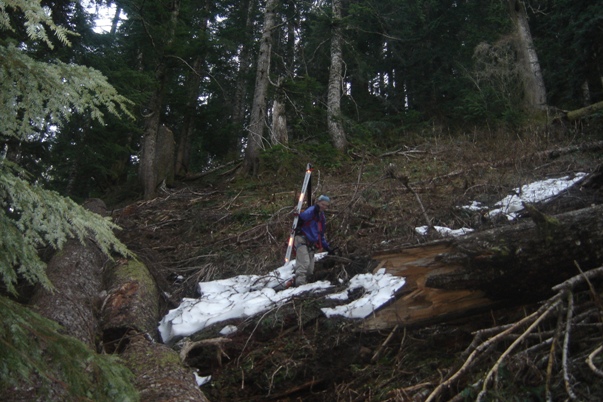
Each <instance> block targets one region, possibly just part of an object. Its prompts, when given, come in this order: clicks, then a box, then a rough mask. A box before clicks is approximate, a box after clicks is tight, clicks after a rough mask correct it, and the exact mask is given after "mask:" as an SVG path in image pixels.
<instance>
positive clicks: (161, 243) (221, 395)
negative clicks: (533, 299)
mask: <svg viewBox="0 0 603 402" xmlns="http://www.w3.org/2000/svg"><path fill="white" fill-rule="evenodd" d="M600 140H601V136H600V135H599V136H596V135H591V136H587V135H585V134H577V135H570V134H559V135H555V136H552V135H547V134H541V133H538V132H525V133H520V134H517V133H515V134H497V135H479V136H478V135H466V136H456V137H450V136H446V135H432V136H430V137H429V138H428V139H422V140H417V141H408V142H406V143H401V144H400V145H399V146H398V147H394V148H391V149H387V150H385V149H381V150H378V149H376V148H364V149H359V148H356V149H354V150H353V151H351V152H350V153H348V155H347V156H346V158H345V159H339V160H336V161H333V160H331V161H328V163H324V164H322V165H321V164H319V163H314V174H313V192H314V194H315V195H316V196H317V195H319V194H328V195H329V196H330V197H331V198H332V200H333V203H332V206H331V208H330V210H329V212H328V215H327V221H328V224H327V226H328V228H327V235H328V238H329V241H330V242H331V243H332V245H333V246H336V247H338V251H337V254H338V255H337V256H336V257H334V258H327V259H325V260H324V261H322V262H319V263H317V267H316V277H317V278H319V279H330V280H332V281H335V280H336V278H338V277H342V276H347V277H351V276H353V275H354V274H355V273H360V272H369V271H370V270H371V269H372V268H373V267H374V264H372V259H371V257H372V256H373V255H374V254H375V253H376V252H379V251H383V250H386V249H393V248H400V247H403V246H406V245H418V244H422V243H425V242H427V241H429V240H433V239H435V238H436V237H437V235H436V234H432V235H430V236H429V237H424V236H420V235H419V234H417V232H416V231H415V227H417V226H423V225H426V221H425V220H426V217H427V218H429V219H430V220H431V223H432V224H433V225H440V226H447V227H449V228H451V229H457V228H461V227H471V228H474V229H476V230H483V229H486V228H489V227H494V226H497V225H508V224H513V223H512V222H508V221H506V220H496V221H492V220H488V219H485V217H484V216H482V215H481V214H480V213H478V212H475V213H469V212H466V211H461V210H460V209H459V208H458V207H459V206H461V205H467V204H470V203H471V202H472V201H479V202H482V203H486V204H489V205H492V204H493V203H494V202H496V201H498V200H500V199H502V198H503V197H504V196H506V195H507V194H509V192H511V191H512V189H514V188H517V187H520V186H521V185H524V184H528V183H530V182H532V181H535V180H542V179H545V178H550V177H561V176H566V175H573V174H575V173H577V172H586V173H590V172H593V171H595V169H596V168H597V166H598V165H599V164H600V163H601V162H602V161H603V149H602V148H601V147H595V148H594V149H586V150H584V149H583V150H574V151H573V152H559V151H558V150H564V149H569V148H568V147H570V148H571V147H576V146H579V145H584V144H588V143H591V142H596V141H600ZM549 151H552V152H549ZM271 158H272V159H263V160H262V169H261V174H260V175H259V177H257V178H254V179H247V178H242V177H240V176H239V175H237V174H236V171H233V170H232V169H231V168H232V166H231V167H227V168H224V169H219V170H216V171H215V172H213V173H209V174H207V175H205V176H203V177H200V178H198V179H196V180H188V181H181V182H178V183H177V185H176V186H175V187H174V188H171V189H167V190H166V191H165V192H164V193H162V194H161V195H160V196H159V197H157V198H155V199H153V200H150V201H138V202H135V203H130V204H127V203H123V204H121V205H119V206H116V207H115V209H114V211H113V218H114V220H115V222H116V223H117V224H118V225H120V226H121V227H122V228H123V230H122V231H121V232H120V233H119V236H120V238H121V239H122V241H124V242H125V243H126V244H127V245H128V247H129V248H130V249H131V250H132V251H134V252H135V253H136V254H137V255H138V256H139V257H140V258H141V259H142V260H143V261H144V262H146V263H147V265H148V266H149V267H150V268H151V270H152V272H153V274H154V276H155V278H156V279H157V282H158V284H159V286H160V288H161V290H162V291H163V294H164V297H165V300H164V305H163V307H164V313H166V312H167V310H168V309H171V308H175V307H176V306H177V305H178V304H179V303H180V301H181V300H182V298H183V297H197V296H198V295H197V293H196V285H197V283H198V282H200V281H208V280H215V279H221V278H228V277H232V276H235V275H239V274H265V273H268V272H270V271H272V270H273V269H275V268H277V267H279V266H281V265H282V262H283V258H284V254H285V249H286V242H287V239H288V234H289V230H290V225H291V222H292V216H291V211H292V209H293V206H294V204H295V203H296V199H297V192H298V191H299V188H300V187H301V183H302V180H303V176H304V170H305V165H306V163H308V162H312V160H311V159H310V158H311V157H310V156H306V155H299V154H296V155H295V156H294V157H293V158H288V159H284V160H280V159H278V155H276V156H275V155H272V156H271ZM388 170H389V171H391V170H394V171H395V172H396V175H397V176H398V177H406V178H408V185H409V187H410V188H411V189H412V190H413V191H414V192H415V193H416V195H415V194H413V192H411V191H409V189H408V188H407V187H405V186H404V185H403V184H402V182H401V181H400V180H395V179H392V178H390V177H391V176H388V174H386V172H387V171H388ZM602 201H603V200H602V199H600V195H599V193H598V192H596V193H591V192H584V193H580V192H575V191H574V192H567V194H565V195H564V196H562V197H560V198H558V199H557V200H556V202H555V203H554V204H551V206H550V207H549V208H548V210H547V211H545V212H546V213H547V214H551V215H554V214H556V213H558V212H563V211H566V210H570V209H578V208H583V207H587V206H589V205H591V204H598V203H602ZM423 207H424V209H425V213H424V212H423ZM323 304H324V300H323V299H322V298H320V297H312V296H309V297H307V298H300V299H294V300H291V301H290V302H288V303H287V304H285V305H284V306H282V307H280V308H278V309H276V310H274V311H270V312H268V313H266V314H264V315H263V316H261V317H255V318H252V319H247V320H239V321H238V322H235V323H234V324H235V325H237V326H238V328H239V330H238V332H237V333H235V334H234V335H231V336H229V340H228V341H225V342H224V343H221V344H219V346H216V347H214V348H204V349H196V350H195V352H194V353H190V354H189V355H188V357H187V360H186V363H187V364H188V365H190V366H191V367H194V368H197V369H199V374H200V375H203V376H205V375H211V376H212V380H211V382H210V383H209V384H207V385H205V386H203V387H202V390H203V391H204V392H205V394H206V395H207V396H208V398H209V399H210V400H213V401H227V400H228V401H253V400H281V401H295V400H303V401H344V400H345V401H385V400H400V401H401V400H417V401H420V400H425V399H426V398H427V395H429V393H430V392H432V391H433V389H434V388H435V387H436V386H437V384H439V383H440V382H441V380H442V378H444V377H445V376H446V374H447V373H449V372H450V370H452V369H453V368H455V367H456V368H457V369H458V367H459V365H460V364H462V362H463V359H465V358H466V356H465V355H464V354H463V352H464V351H466V349H467V348H468V346H469V345H470V344H471V342H472V339H473V338H474V333H475V331H478V330H482V329H487V328H490V327H494V326H501V325H504V324H507V323H513V322H516V321H517V320H520V319H521V318H523V317H525V315H526V314H528V312H531V311H533V310H534V308H536V307H538V306H515V307H513V308H507V309H503V310H495V311H489V312H487V313H484V314H481V315H474V316H470V317H463V318H462V319H457V320H455V321H450V322H443V323H439V324H437V325H431V326H428V327H419V328H403V327H402V326H400V327H397V328H395V329H392V330H388V331H381V332H380V331H375V332H366V331H360V330H359V329H358V326H357V322H355V321H350V320H345V319H333V318H330V319H327V318H325V317H324V315H323V314H322V313H321V311H320V308H321V307H323ZM222 327H223V325H222V326H220V327H219V328H213V329H210V330H206V331H204V333H203V334H201V335H198V336H197V337H196V338H195V337H193V339H194V340H198V339H200V338H215V337H217V336H219V335H217V331H219V330H220V329H221V328H222ZM212 331H213V332H212ZM502 350H504V348H503V349H502ZM547 353H548V351H547ZM498 355H500V351H499V353H498ZM492 359H494V361H495V360H496V353H495V352H494V351H492V358H490V359H488V358H486V359H482V360H483V361H482V363H481V364H482V365H477V366H476V367H475V368H474V369H473V374H472V373H468V374H467V375H466V376H465V378H464V380H463V381H459V382H458V383H455V385H454V387H452V389H450V390H446V391H445V392H443V393H442V394H441V395H443V396H441V397H442V398H444V399H445V400H448V399H450V398H451V397H453V396H454V395H457V397H456V398H457V399H456V400H463V398H467V399H468V400H475V398H476V392H475V389H474V387H472V386H471V384H472V381H478V380H477V379H478V378H479V375H482V376H483V374H484V370H486V371H487V369H488V367H489V366H491V365H492V363H493V360H492ZM513 364H514V366H513V365H511V364H509V365H508V366H505V368H504V370H501V372H500V373H499V379H498V381H499V384H498V388H497V391H496V392H495V393H493V394H491V395H490V396H489V399H485V400H526V401H528V400H529V401H531V400H544V398H545V393H546V392H547V390H552V391H551V392H553V393H554V394H555V393H556V394H559V395H564V392H566V391H565V390H564V386H563V384H558V383H556V384H545V383H546V382H547V378H548V377H547V374H546V370H544V371H543V370H542V369H540V368H538V367H537V365H536V363H535V362H527V361H526V362H519V361H515V362H514V363H513ZM577 370H578V369H577ZM580 370H582V369H580ZM578 371H579V370H578ZM574 375H575V378H574V381H576V382H588V381H589V378H590V377H589V376H588V375H586V374H584V375H582V374H580V372H579V373H577V374H576V373H575V374H574ZM587 388H588V391H583V390H581V392H582V393H581V394H580V395H579V398H578V399H579V400H601V399H603V390H602V389H601V386H600V385H599V386H595V385H589V386H588V387H587ZM446 395H448V396H446ZM564 398H565V396H564ZM444 399H442V400H444ZM553 399H554V400H557V399H558V398H553Z"/></svg>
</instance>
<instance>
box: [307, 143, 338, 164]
mask: <svg viewBox="0 0 603 402" xmlns="http://www.w3.org/2000/svg"><path fill="white" fill-rule="evenodd" d="M300 150H301V151H302V152H303V153H305V154H308V155H309V157H310V160H312V161H313V165H315V166H320V167H323V168H336V167H339V166H341V158H342V157H343V156H342V155H341V154H340V153H339V152H338V151H337V149H336V148H335V147H333V145H331V143H330V142H321V143H317V144H315V143H306V144H303V145H302V146H300Z"/></svg>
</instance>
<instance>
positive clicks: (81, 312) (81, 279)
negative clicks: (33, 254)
mask: <svg viewBox="0 0 603 402" xmlns="http://www.w3.org/2000/svg"><path fill="white" fill-rule="evenodd" d="M84 206H85V207H86V208H87V209H89V210H91V211H93V212H96V213H98V214H100V215H103V216H106V214H107V210H106V206H105V204H104V203H103V202H102V201H101V200H98V199H93V200H89V201H87V202H86V203H84ZM106 261H107V256H106V255H105V254H103V252H102V251H101V250H100V248H99V247H98V246H96V245H95V244H94V242H92V241H91V240H86V241H85V242H84V243H81V242H80V241H79V240H76V239H71V240H68V241H67V243H66V244H65V246H64V247H63V249H62V250H60V251H58V252H57V253H56V254H55V255H54V256H53V257H52V259H51V260H50V262H49V263H48V266H47V269H46V272H47V275H48V279H50V282H52V284H53V285H54V287H55V290H54V291H49V290H46V289H39V290H38V291H37V292H36V293H35V294H34V296H33V298H32V299H31V301H30V305H31V306H32V307H33V309H34V310H36V311H37V312H38V313H40V314H41V315H42V316H44V317H46V318H49V319H51V320H53V321H56V322H58V323H59V324H61V325H62V326H63V328H64V330H65V333H66V334H67V335H70V336H73V337H74V338H77V339H79V340H80V341H82V342H84V343H85V344H87V345H88V346H90V348H92V349H93V350H94V349H95V348H96V346H95V342H96V335H97V329H98V320H97V313H98V307H99V306H100V303H99V297H100V293H101V291H102V289H103V287H102V285H103V281H102V272H103V266H104V264H105V262H106Z"/></svg>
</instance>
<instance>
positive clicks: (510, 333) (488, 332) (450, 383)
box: [426, 267, 603, 402]
mask: <svg viewBox="0 0 603 402" xmlns="http://www.w3.org/2000/svg"><path fill="white" fill-rule="evenodd" d="M602 276H603V267H599V268H596V269H593V270H590V271H587V272H581V273H580V274H579V275H576V276H574V277H572V278H570V279H568V280H566V281H564V282H563V283H561V284H559V285H556V286H554V288H553V289H555V290H556V291H557V293H556V294H555V295H553V296H552V297H551V298H549V299H548V300H547V301H546V302H545V303H544V304H543V305H542V306H541V307H540V308H539V309H538V310H537V311H535V312H533V313H532V314H530V315H528V316H526V317H524V318H523V319H521V320H519V321H518V322H516V323H513V324H508V325H504V326H500V327H496V328H489V329H485V330H482V331H478V332H476V333H475V334H474V340H473V342H472V343H471V345H470V347H469V348H468V350H472V352H471V353H470V354H469V355H468V356H467V357H466V358H465V361H464V363H463V364H462V365H461V367H460V368H459V369H457V370H456V371H454V372H451V373H450V374H449V375H448V376H447V377H446V379H445V380H444V381H441V382H440V383H439V384H438V385H437V386H436V388H435V389H434V390H433V391H432V392H431V394H430V395H429V396H428V398H427V399H426V402H429V401H435V400H436V399H439V398H440V397H441V395H442V394H443V393H444V392H445V391H447V390H450V389H452V388H453V387H455V388H459V389H462V388H463V387H462V386H459V385H458V383H459V382H460V380H461V378H462V377H463V376H464V375H466V374H467V373H468V372H469V371H470V370H472V369H473V368H475V367H476V363H477V362H478V361H479V360H480V359H481V358H482V357H486V356H488V355H490V354H491V351H493V350H495V347H496V346H497V345H500V344H501V343H502V342H503V341H509V340H510V339H514V340H513V342H512V343H511V344H510V346H508V347H506V348H505V350H504V351H503V352H502V353H501V355H500V356H499V357H498V358H497V359H496V361H495V363H494V364H493V365H492V366H491V368H490V369H489V370H488V372H487V374H486V376H485V377H484V378H483V379H482V380H480V381H478V382H479V383H481V384H482V385H481V388H482V389H481V391H480V392H479V394H478V396H477V399H476V400H477V401H481V400H484V398H485V397H486V395H487V392H488V387H489V386H490V384H491V383H492V381H493V380H494V379H495V378H496V376H497V374H498V370H499V368H500V366H501V364H502V363H503V362H504V361H505V360H506V359H508V358H509V357H510V356H511V354H512V353H514V351H515V349H517V347H518V346H519V345H520V344H522V343H527V342H526V341H527V340H528V339H530V338H532V339H533V338H534V337H533V336H532V335H531V333H532V332H533V331H534V330H535V329H536V328H538V327H539V326H540V325H541V324H543V323H544V322H545V320H546V319H547V318H548V317H550V314H551V313H552V312H553V311H555V310H558V311H559V315H558V319H557V325H556V329H555V330H554V332H553V333H552V336H550V335H551V333H550V331H547V332H545V333H538V335H539V337H538V338H537V340H538V343H537V344H536V345H533V346H530V347H527V348H526V349H524V350H522V351H520V352H518V353H515V354H514V355H513V356H516V357H518V356H524V357H527V355H528V354H529V353H534V352H535V351H538V350H542V348H543V347H544V346H547V345H550V348H549V352H548V353H547V355H548V358H545V359H542V363H544V362H546V361H547V360H548V364H547V365H546V384H545V393H546V397H547V400H554V399H556V398H554V397H553V393H552V390H551V387H552V385H553V384H561V383H563V388H564V390H565V393H566V394H567V396H568V398H569V399H571V400H576V399H578V395H577V393H576V392H575V391H574V389H573V385H572V384H571V379H572V378H573V377H574V376H573V375H572V373H571V367H572V366H573V365H572V364H570V341H571V334H572V329H573V328H574V327H575V326H577V325H580V323H581V322H583V321H584V320H585V319H586V318H587V317H588V316H591V317H592V315H597V316H598V314H600V309H593V308H592V307H591V306H592V302H587V303H586V311H583V312H580V313H579V314H576V312H575V310H576V307H575V305H574V293H573V291H574V288H575V287H577V286H579V285H582V284H583V283H584V282H588V283H589V285H590V286H591V288H590V289H589V290H590V291H591V292H592V291H593V290H594V289H593V288H592V284H590V280H591V279H593V278H596V277H602ZM595 303H596V302H595ZM564 304H565V306H564ZM562 307H565V308H562ZM563 312H565V313H563ZM587 313H588V314H587ZM597 318H598V317H597ZM528 324H529V326H528V327H527V328H526V329H525V330H523V329H522V330H521V332H520V333H519V334H515V332H516V331H518V330H520V329H521V328H523V327H524V326H525V325H528ZM581 328H582V331H584V328H583V327H581ZM592 328H593V330H594V331H596V334H598V333H599V329H598V326H596V325H595V326H592ZM487 336H489V338H488V339H486V340H483V339H484V337H487ZM559 339H563V341H562V345H561V348H559V349H560V350H558V348H557V345H558V344H559V342H558V340H559ZM593 339H597V340H599V339H600V337H599V336H596V335H595V336H594V337H593ZM602 351H603V346H599V347H597V348H596V349H595V350H593V352H591V353H590V355H589V356H588V357H587V359H586V364H587V365H588V367H589V368H590V370H591V371H592V372H593V373H595V374H596V375H597V376H599V377H603V370H600V369H599V368H598V367H597V366H596V365H595V363H594V359H595V357H596V356H598V355H599V354H600V353H601V352H602ZM558 353H559V354H561V356H560V357H561V370H559V371H558V372H555V370H554V364H555V360H556V357H555V356H556V355H557V354H558ZM529 360H530V361H533V362H537V361H539V359H535V358H533V357H531V358H529ZM556 375H557V376H560V378H559V380H555V379H554V378H553V377H554V376H556ZM495 383H497V384H498V382H497V381H495ZM460 395H461V394H460V393H459V394H457V395H456V396H453V397H452V399H451V400H455V399H457V397H460ZM449 399H450V398H449Z"/></svg>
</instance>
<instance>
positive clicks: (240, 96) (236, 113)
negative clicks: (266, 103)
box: [232, 0, 256, 153]
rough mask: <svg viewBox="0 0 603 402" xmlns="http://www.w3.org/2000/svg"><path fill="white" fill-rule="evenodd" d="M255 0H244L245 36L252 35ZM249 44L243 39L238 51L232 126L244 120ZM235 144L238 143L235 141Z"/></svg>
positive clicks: (238, 149)
mask: <svg viewBox="0 0 603 402" xmlns="http://www.w3.org/2000/svg"><path fill="white" fill-rule="evenodd" d="M255 4H256V0H246V2H245V3H243V5H244V10H246V12H247V14H246V17H245V18H246V23H245V35H246V37H252V35H253V10H254V9H255ZM250 47H251V44H250V43H249V42H248V41H245V42H244V43H243V44H242V45H241V51H240V52H239V71H238V73H237V83H236V89H235V96H234V99H233V104H232V124H233V126H234V127H243V125H244V120H245V100H246V98H247V82H248V77H247V75H248V74H249V70H250V67H251V52H250V49H249V48H250ZM237 146H239V143H238V141H237ZM234 151H235V153H239V152H240V151H241V150H240V148H237V149H236V150H234Z"/></svg>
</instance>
